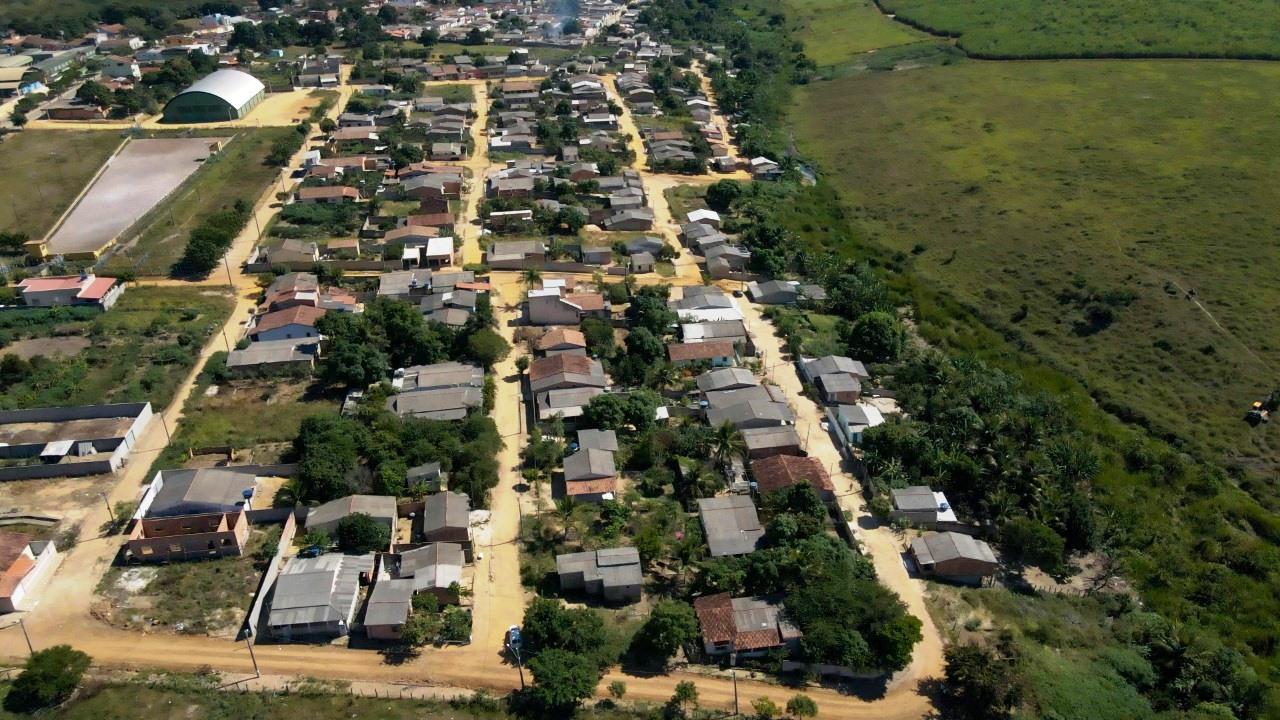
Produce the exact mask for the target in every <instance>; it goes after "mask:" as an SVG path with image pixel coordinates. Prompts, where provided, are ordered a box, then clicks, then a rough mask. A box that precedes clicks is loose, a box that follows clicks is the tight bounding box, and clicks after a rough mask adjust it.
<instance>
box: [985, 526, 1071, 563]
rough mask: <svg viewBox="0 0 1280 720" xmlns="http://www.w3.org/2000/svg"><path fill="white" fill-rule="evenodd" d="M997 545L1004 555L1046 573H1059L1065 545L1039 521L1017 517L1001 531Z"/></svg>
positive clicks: (1051, 530)
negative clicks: (998, 544)
mask: <svg viewBox="0 0 1280 720" xmlns="http://www.w3.org/2000/svg"><path fill="white" fill-rule="evenodd" d="M1000 542H1001V545H1002V549H1003V550H1004V552H1005V555H1007V556H1008V557H1010V558H1012V559H1014V560H1020V561H1022V562H1026V563H1029V564H1031V565H1035V566H1037V567H1039V568H1040V569H1042V570H1044V571H1045V572H1047V573H1056V572H1058V571H1059V570H1061V569H1062V556H1063V552H1064V551H1065V548H1066V542H1065V541H1064V540H1063V539H1062V536H1061V535H1059V534H1058V533H1056V532H1054V531H1053V528H1051V527H1049V526H1048V525H1045V524H1044V523H1042V522H1040V521H1039V520H1033V519H1032V518H1028V517H1019V518H1014V519H1012V520H1010V521H1009V522H1006V523H1005V524H1004V526H1003V527H1001V528H1000Z"/></svg>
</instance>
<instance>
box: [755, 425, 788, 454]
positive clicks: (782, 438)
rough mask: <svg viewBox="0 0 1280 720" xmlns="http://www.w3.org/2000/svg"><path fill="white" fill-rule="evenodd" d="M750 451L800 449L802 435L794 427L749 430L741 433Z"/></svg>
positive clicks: (782, 426)
mask: <svg viewBox="0 0 1280 720" xmlns="http://www.w3.org/2000/svg"><path fill="white" fill-rule="evenodd" d="M740 432H741V434H742V440H743V442H745V443H746V444H747V449H748V450H765V449H768V448H779V447H799V446H800V435H799V433H797V432H796V428H795V426H794V425H780V426H778V427H771V428H747V429H746V430H741V431H740Z"/></svg>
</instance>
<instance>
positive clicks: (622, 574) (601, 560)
mask: <svg viewBox="0 0 1280 720" xmlns="http://www.w3.org/2000/svg"><path fill="white" fill-rule="evenodd" d="M573 573H582V579H583V582H584V583H592V582H595V581H596V580H600V581H601V582H602V584H603V585H604V587H608V588H611V587H625V586H628V585H639V584H640V583H641V582H642V580H643V574H642V573H641V571H640V552H639V551H638V550H636V549H635V548H633V547H620V548H604V549H601V550H588V551H586V552H579V553H566V554H564V555H557V556H556V574H557V575H562V576H563V575H571V574H573Z"/></svg>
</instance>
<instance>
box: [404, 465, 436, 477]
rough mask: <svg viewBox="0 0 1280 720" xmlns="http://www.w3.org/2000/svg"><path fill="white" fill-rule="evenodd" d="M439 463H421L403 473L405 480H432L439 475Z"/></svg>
mask: <svg viewBox="0 0 1280 720" xmlns="http://www.w3.org/2000/svg"><path fill="white" fill-rule="evenodd" d="M441 474H442V473H441V470H440V463H438V462H429V463H422V464H421V465H418V466H416V467H411V468H409V469H408V470H406V471H405V474H404V476H405V479H406V480H434V479H436V478H438V477H440V475H441Z"/></svg>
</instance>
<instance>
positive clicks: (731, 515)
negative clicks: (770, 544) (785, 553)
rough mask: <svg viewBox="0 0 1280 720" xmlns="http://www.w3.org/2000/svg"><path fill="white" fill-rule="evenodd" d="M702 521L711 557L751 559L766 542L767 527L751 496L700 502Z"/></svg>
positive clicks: (699, 514) (699, 515)
mask: <svg viewBox="0 0 1280 720" xmlns="http://www.w3.org/2000/svg"><path fill="white" fill-rule="evenodd" d="M698 517H699V518H701V519H702V529H703V532H704V533H705V534H706V536H707V546H708V547H709V548H710V549H711V557H725V556H726V555H747V554H750V553H753V552H755V551H756V550H757V549H758V548H759V547H760V543H761V542H762V541H763V540H764V527H762V526H761V525H760V517H759V515H757V514H756V506H755V503H753V502H752V501H751V497H750V496H748V495H727V496H724V497H714V498H700V499H699V500H698Z"/></svg>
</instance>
